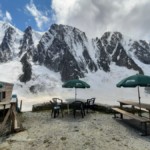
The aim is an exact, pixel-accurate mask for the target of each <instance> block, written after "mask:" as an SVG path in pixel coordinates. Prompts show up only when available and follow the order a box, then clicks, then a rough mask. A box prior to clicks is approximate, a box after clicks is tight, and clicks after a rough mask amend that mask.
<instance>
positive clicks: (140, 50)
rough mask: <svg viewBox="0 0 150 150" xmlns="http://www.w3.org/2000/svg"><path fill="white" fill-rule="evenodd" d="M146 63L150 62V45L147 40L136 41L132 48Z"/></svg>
mask: <svg viewBox="0 0 150 150" xmlns="http://www.w3.org/2000/svg"><path fill="white" fill-rule="evenodd" d="M130 50H131V51H134V54H135V56H136V57H137V58H138V59H139V60H140V61H141V62H143V63H144V64H150V45H149V43H147V42H146V41H143V40H140V41H135V42H134V43H133V45H132V47H131V49H130Z"/></svg>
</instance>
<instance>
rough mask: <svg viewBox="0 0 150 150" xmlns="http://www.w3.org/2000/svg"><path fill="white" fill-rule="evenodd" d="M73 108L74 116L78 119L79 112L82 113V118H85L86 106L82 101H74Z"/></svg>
mask: <svg viewBox="0 0 150 150" xmlns="http://www.w3.org/2000/svg"><path fill="white" fill-rule="evenodd" d="M72 108H73V116H74V118H76V112H77V111H78V110H79V111H80V112H81V116H82V118H84V116H85V109H84V108H85V105H84V103H83V102H82V101H74V102H73V103H72Z"/></svg>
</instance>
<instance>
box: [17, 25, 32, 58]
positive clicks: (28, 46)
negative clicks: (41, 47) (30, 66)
mask: <svg viewBox="0 0 150 150" xmlns="http://www.w3.org/2000/svg"><path fill="white" fill-rule="evenodd" d="M20 45H21V46H20V47H19V49H20V52H19V56H21V55H22V54H23V53H24V52H27V53H28V55H31V56H32V53H33V52H34V49H35V48H34V43H33V38H32V28H31V27H30V26H29V27H28V28H26V30H25V31H24V35H23V38H22V39H21V41H20Z"/></svg>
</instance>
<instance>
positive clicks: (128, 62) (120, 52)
mask: <svg viewBox="0 0 150 150" xmlns="http://www.w3.org/2000/svg"><path fill="white" fill-rule="evenodd" d="M112 61H114V62H116V65H118V66H124V67H127V68H128V69H133V70H136V71H138V72H139V73H140V74H143V70H142V69H141V68H140V67H139V66H138V65H137V64H136V63H135V62H134V61H133V59H132V58H130V57H129V56H128V55H127V53H126V51H125V50H124V48H123V47H122V45H121V44H119V45H118V46H117V48H116V51H115V53H114V55H113V57H112Z"/></svg>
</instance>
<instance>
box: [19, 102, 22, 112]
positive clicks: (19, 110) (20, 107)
mask: <svg viewBox="0 0 150 150" xmlns="http://www.w3.org/2000/svg"><path fill="white" fill-rule="evenodd" d="M19 109H20V110H19V111H20V112H21V109H22V100H21V101H20V108H19Z"/></svg>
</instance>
